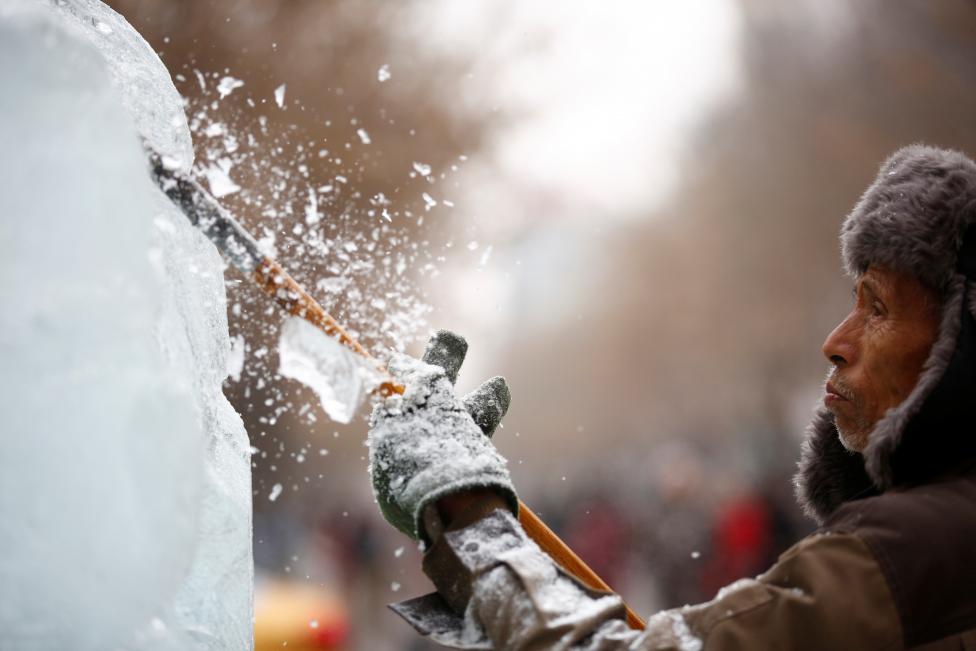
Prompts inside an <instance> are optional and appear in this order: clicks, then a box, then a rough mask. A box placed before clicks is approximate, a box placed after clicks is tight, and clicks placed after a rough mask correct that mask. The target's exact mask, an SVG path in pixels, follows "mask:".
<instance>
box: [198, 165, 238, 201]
mask: <svg viewBox="0 0 976 651" xmlns="http://www.w3.org/2000/svg"><path fill="white" fill-rule="evenodd" d="M233 166H234V164H233V163H232V162H231V161H230V159H227V158H221V159H220V160H218V161H217V162H216V163H214V164H212V165H210V166H209V167H207V168H206V169H204V170H203V174H204V176H206V177H207V184H208V185H209V186H210V194H212V195H213V196H215V197H216V198H218V199H219V198H220V197H226V196H227V195H228V194H233V193H235V192H237V191H238V190H240V189H241V186H239V185H237V184H236V183H234V181H233V179H231V178H230V170H231V168H232V167H233Z"/></svg>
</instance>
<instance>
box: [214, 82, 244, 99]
mask: <svg viewBox="0 0 976 651" xmlns="http://www.w3.org/2000/svg"><path fill="white" fill-rule="evenodd" d="M243 85H244V82H243V81H241V80H240V79H234V78H233V77H223V78H221V80H220V83H219V84H217V92H218V93H220V99H224V98H225V97H227V96H228V95H230V94H231V93H233V92H234V90H235V89H237V88H240V87H241V86H243Z"/></svg>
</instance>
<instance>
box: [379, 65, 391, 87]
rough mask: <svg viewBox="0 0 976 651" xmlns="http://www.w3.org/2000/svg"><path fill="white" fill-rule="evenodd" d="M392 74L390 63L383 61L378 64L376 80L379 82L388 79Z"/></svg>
mask: <svg viewBox="0 0 976 651" xmlns="http://www.w3.org/2000/svg"><path fill="white" fill-rule="evenodd" d="M392 76H393V75H391V74H390V64H388V63H384V64H383V65H381V66H380V69H379V70H377V71H376V81H378V82H380V83H381V84H382V83H383V82H384V81H389V80H390V77H392Z"/></svg>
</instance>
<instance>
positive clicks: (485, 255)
mask: <svg viewBox="0 0 976 651" xmlns="http://www.w3.org/2000/svg"><path fill="white" fill-rule="evenodd" d="M491 251H492V246H491V244H489V245H488V246H486V247H485V250H484V252H483V253H482V254H481V260H479V261H478V266H479V267H484V266H485V265H486V264H488V260H489V259H491Z"/></svg>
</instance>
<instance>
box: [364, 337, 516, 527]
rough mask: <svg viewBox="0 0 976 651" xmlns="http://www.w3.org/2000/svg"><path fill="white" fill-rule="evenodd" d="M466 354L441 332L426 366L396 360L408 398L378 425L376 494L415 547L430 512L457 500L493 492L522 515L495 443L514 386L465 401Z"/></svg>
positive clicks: (376, 413)
mask: <svg viewBox="0 0 976 651" xmlns="http://www.w3.org/2000/svg"><path fill="white" fill-rule="evenodd" d="M466 352H467V343H466V342H465V341H464V339H462V338H461V337H459V336H458V335H455V334H453V333H450V332H447V331H445V330H441V331H438V332H436V333H435V334H434V336H433V337H431V339H430V341H429V342H428V344H427V349H426V351H425V352H424V356H423V360H416V359H413V358H411V357H407V356H406V355H397V356H396V357H394V359H393V360H392V361H391V362H390V371H391V372H392V373H393V375H394V377H396V378H397V379H398V380H399V381H400V382H402V383H403V385H404V386H405V387H406V390H405V391H404V393H403V395H402V396H399V395H394V396H391V397H389V398H387V399H386V400H384V401H383V402H382V403H380V404H378V405H377V406H376V408H375V409H374V410H373V414H372V417H371V418H370V430H369V437H368V439H367V445H369V469H370V475H371V476H372V480H373V494H374V495H375V496H376V501H377V503H378V504H379V507H380V511H381V512H382V513H383V517H385V518H386V520H387V521H388V522H389V523H390V524H392V525H393V526H394V527H396V528H397V529H399V530H400V531H402V532H403V533H405V534H407V535H408V536H410V537H412V538H415V539H416V538H420V537H422V536H425V535H426V532H425V531H424V527H423V524H422V522H423V517H424V509H425V508H426V507H427V506H428V505H433V504H434V503H435V502H436V501H437V500H439V499H441V498H443V497H446V496H448V495H451V494H453V493H459V492H464V491H468V490H472V489H478V488H489V489H492V490H495V491H497V492H498V494H499V495H501V496H502V497H504V498H505V501H506V502H507V503H508V504H509V506H510V507H511V509H512V512H513V513H518V498H517V497H516V495H515V488H514V487H513V486H512V481H511V479H510V478H509V475H508V470H507V469H506V468H505V459H504V458H503V457H502V456H501V455H500V454H498V452H497V451H496V450H495V447H494V446H493V445H492V444H491V441H490V440H489V436H491V434H492V432H494V430H495V428H496V427H497V426H498V423H499V421H500V420H501V418H502V417H503V416H504V415H505V412H506V411H507V410H508V405H509V402H510V401H511V395H510V393H509V391H508V385H507V384H506V383H505V380H504V378H501V377H494V378H492V379H490V380H488V381H487V382H485V383H484V384H482V385H481V386H480V387H479V388H478V389H476V390H475V391H473V392H472V393H471V394H469V395H468V396H466V397H465V398H464V399H463V400H459V399H458V398H457V397H456V396H455V395H454V387H453V384H454V381H455V380H456V379H457V373H458V370H459V369H460V367H461V362H463V361H464V355H465V353H466Z"/></svg>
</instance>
